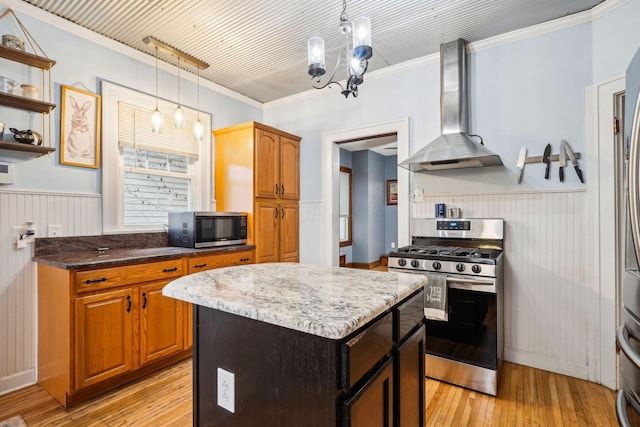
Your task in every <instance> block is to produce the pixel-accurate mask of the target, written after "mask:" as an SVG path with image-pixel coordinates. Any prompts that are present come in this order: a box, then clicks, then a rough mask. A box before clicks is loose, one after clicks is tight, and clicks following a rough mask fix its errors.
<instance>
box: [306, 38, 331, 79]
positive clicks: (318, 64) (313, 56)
mask: <svg viewBox="0 0 640 427" xmlns="http://www.w3.org/2000/svg"><path fill="white" fill-rule="evenodd" d="M307 58H308V64H309V74H311V75H312V76H314V77H317V76H321V75H323V74H324V73H325V72H326V67H325V63H324V40H323V39H322V37H311V38H310V39H309V41H308V42H307Z"/></svg>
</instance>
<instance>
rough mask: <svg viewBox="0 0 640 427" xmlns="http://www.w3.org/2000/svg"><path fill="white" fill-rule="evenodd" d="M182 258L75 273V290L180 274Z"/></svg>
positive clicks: (84, 290) (92, 288)
mask: <svg viewBox="0 0 640 427" xmlns="http://www.w3.org/2000/svg"><path fill="white" fill-rule="evenodd" d="M182 274H183V271H182V260H181V259H176V260H170V261H161V262H149V263H146V264H136V265H128V266H125V267H112V268H100V269H97V270H87V271H79V272H77V273H76V278H75V285H76V291H77V292H87V291H93V290H98V289H105V288H113V287H116V286H123V285H130V284H136V283H144V282H151V281H153V280H161V279H169V278H172V277H178V276H182Z"/></svg>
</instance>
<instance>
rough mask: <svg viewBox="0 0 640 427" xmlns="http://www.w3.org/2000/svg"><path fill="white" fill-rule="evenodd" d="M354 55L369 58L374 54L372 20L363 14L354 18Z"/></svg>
mask: <svg viewBox="0 0 640 427" xmlns="http://www.w3.org/2000/svg"><path fill="white" fill-rule="evenodd" d="M352 26H353V57H354V58H357V59H369V58H371V56H373V49H372V48H371V21H370V20H369V18H367V17H364V16H361V17H360V18H356V19H354V20H353V23H352Z"/></svg>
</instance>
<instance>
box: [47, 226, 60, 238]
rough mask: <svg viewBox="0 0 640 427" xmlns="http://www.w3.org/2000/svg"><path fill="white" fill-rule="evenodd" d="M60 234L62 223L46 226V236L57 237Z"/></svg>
mask: <svg viewBox="0 0 640 427" xmlns="http://www.w3.org/2000/svg"><path fill="white" fill-rule="evenodd" d="M61 235H62V225H51V224H49V226H48V227H47V237H58V236H61Z"/></svg>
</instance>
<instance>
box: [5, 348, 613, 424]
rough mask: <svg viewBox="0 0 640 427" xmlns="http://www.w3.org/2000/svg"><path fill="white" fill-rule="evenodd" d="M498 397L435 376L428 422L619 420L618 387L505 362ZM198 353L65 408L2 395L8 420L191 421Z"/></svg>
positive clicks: (42, 396)
mask: <svg viewBox="0 0 640 427" xmlns="http://www.w3.org/2000/svg"><path fill="white" fill-rule="evenodd" d="M502 372H503V375H502V376H501V380H500V384H499V386H498V391H499V392H498V396H497V397H492V396H488V395H485V394H482V393H477V392H474V391H471V390H467V389H463V388H460V387H456V386H452V385H449V384H446V383H442V382H439V381H435V380H430V379H427V380H426V382H425V384H426V387H425V398H426V419H427V426H434V427H435V426H438V427H439V426H616V425H617V421H616V416H615V408H614V399H615V396H614V392H613V391H611V390H609V389H606V388H605V387H602V386H599V385H597V384H593V383H590V382H588V381H583V380H578V379H575V378H570V377H566V376H563V375H557V374H552V373H549V372H546V371H540V370H537V369H533V368H528V367H525V366H521V365H515V364H512V363H504V365H503V371H502ZM191 393H192V391H191V360H186V361H183V362H180V363H178V364H175V365H173V366H171V367H169V368H167V369H165V370H163V371H161V372H158V373H155V374H152V375H151V376H149V377H146V378H144V379H142V380H140V381H137V382H135V383H133V384H131V385H129V386H126V387H122V388H120V389H118V390H115V391H113V392H110V393H107V394H104V395H102V396H99V397H97V398H95V399H93V400H90V401H89V402H87V403H84V404H82V405H80V406H78V407H76V408H73V409H71V410H69V411H68V412H65V410H64V409H62V407H61V406H60V405H58V403H57V402H56V401H55V400H54V399H53V398H52V397H50V396H49V395H48V394H47V393H46V392H45V391H44V390H43V389H42V388H41V387H39V386H37V385H34V386H31V387H27V388H25V389H22V390H19V391H16V392H13V393H10V394H8V395H4V396H0V420H4V419H6V418H10V417H12V416H15V415H22V417H23V418H24V420H25V422H26V423H27V425H28V426H29V427H33V426H66V425H73V426H110V427H113V426H190V425H191Z"/></svg>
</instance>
